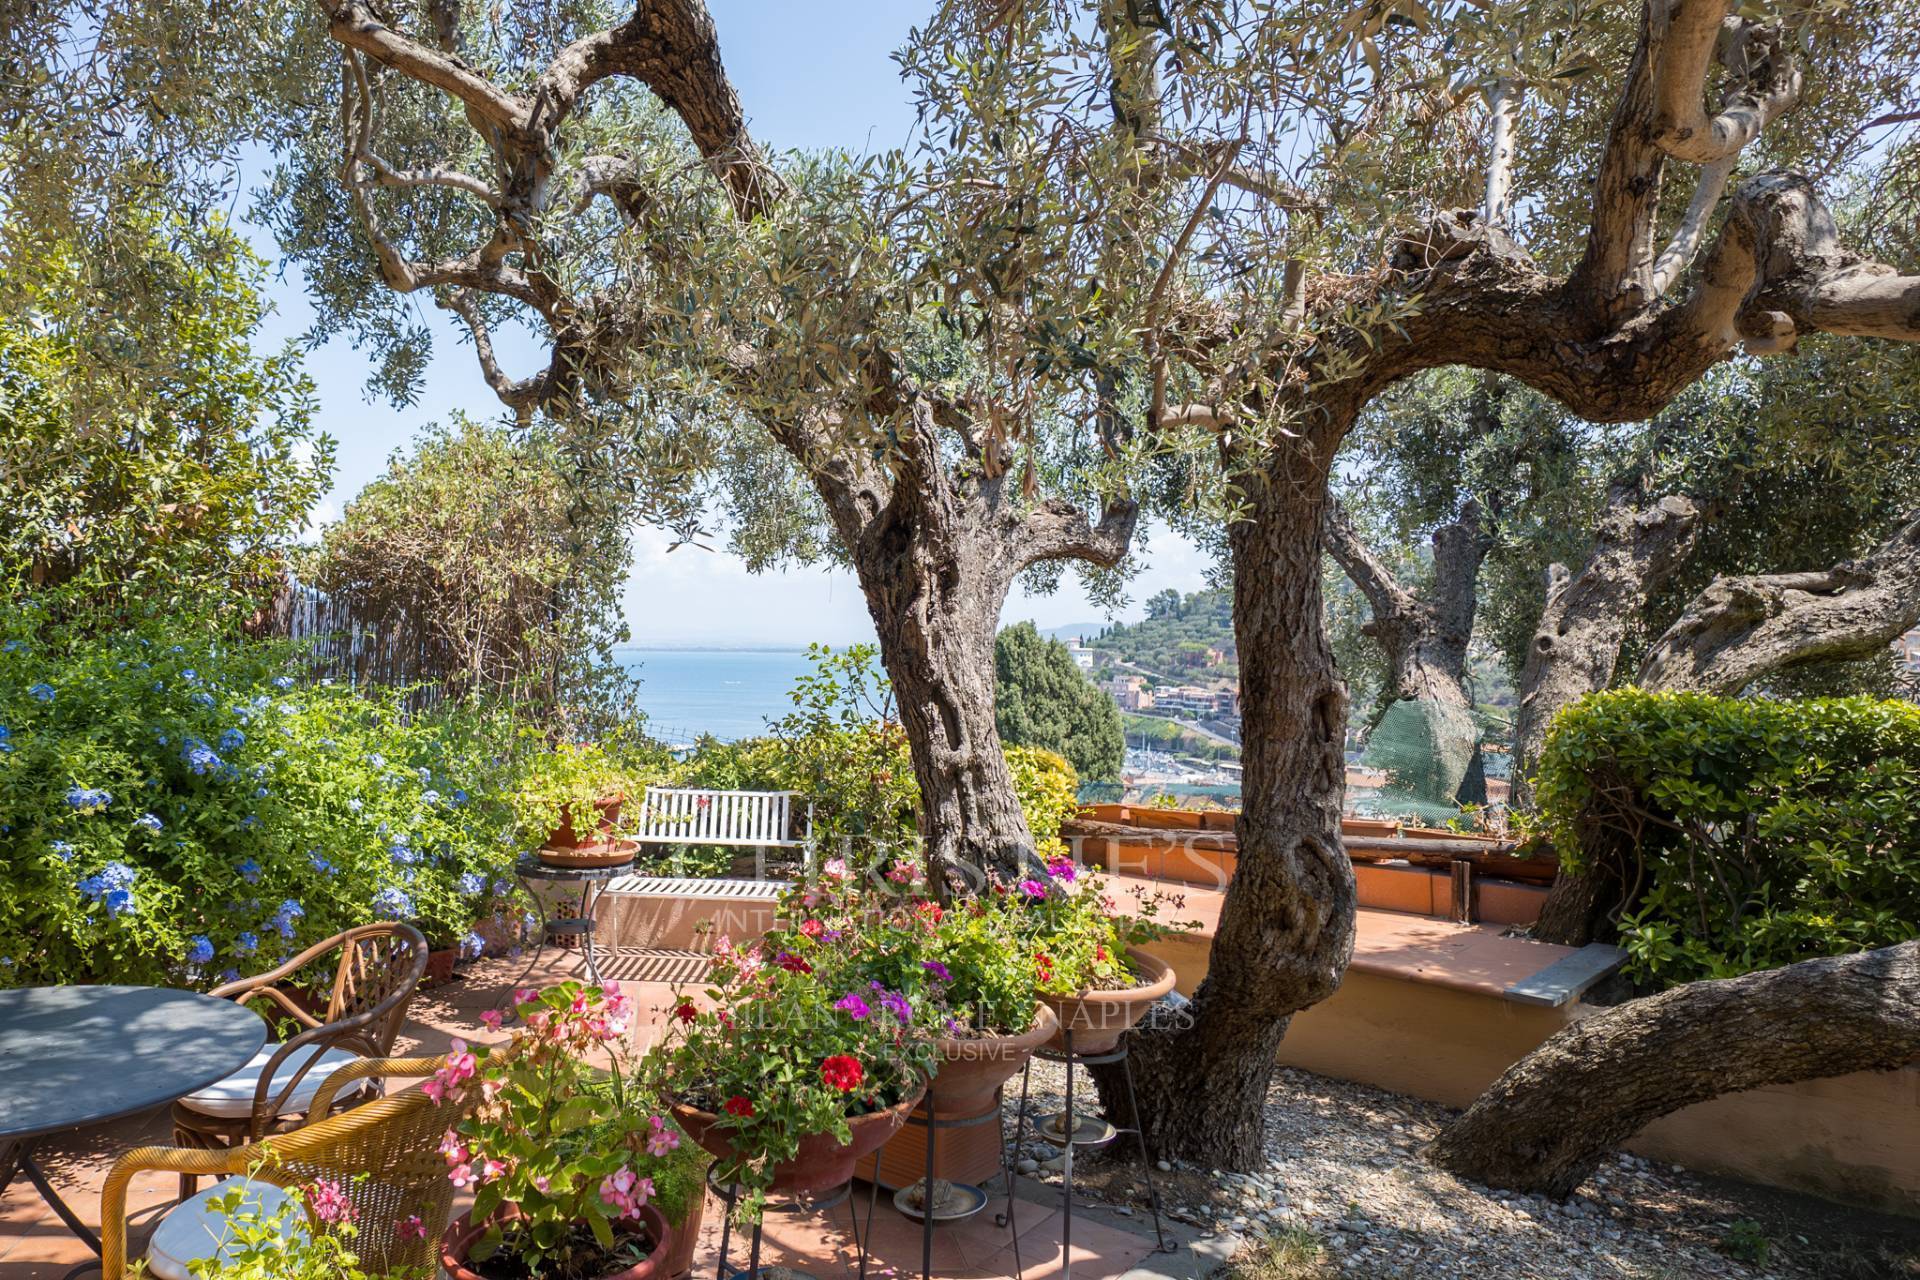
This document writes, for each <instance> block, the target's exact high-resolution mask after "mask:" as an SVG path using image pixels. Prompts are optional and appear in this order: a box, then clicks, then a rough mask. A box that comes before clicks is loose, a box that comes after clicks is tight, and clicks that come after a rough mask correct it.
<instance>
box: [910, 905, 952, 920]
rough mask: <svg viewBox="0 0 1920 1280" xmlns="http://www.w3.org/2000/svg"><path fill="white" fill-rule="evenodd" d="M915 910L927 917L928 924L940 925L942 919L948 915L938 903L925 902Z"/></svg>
mask: <svg viewBox="0 0 1920 1280" xmlns="http://www.w3.org/2000/svg"><path fill="white" fill-rule="evenodd" d="M914 910H916V911H918V912H919V913H920V914H921V915H922V916H923V917H925V918H926V921H927V923H928V924H939V923H940V921H941V919H942V918H944V917H945V916H946V914H947V913H946V911H945V910H944V909H943V908H942V907H941V906H940V904H939V903H937V902H923V903H921V904H920V905H919V906H917V907H915V908H914Z"/></svg>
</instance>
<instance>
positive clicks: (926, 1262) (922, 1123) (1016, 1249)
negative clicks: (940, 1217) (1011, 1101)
mask: <svg viewBox="0 0 1920 1280" xmlns="http://www.w3.org/2000/svg"><path fill="white" fill-rule="evenodd" d="M934 1093H935V1090H934V1089H932V1088H931V1087H930V1088H928V1090H927V1097H926V1101H925V1104H924V1105H925V1106H926V1109H927V1111H926V1114H925V1115H917V1114H913V1113H909V1114H908V1116H907V1120H906V1122H907V1123H908V1124H910V1125H917V1126H919V1127H920V1128H923V1129H925V1130H926V1131H927V1173H926V1181H925V1182H923V1183H922V1184H921V1185H922V1186H923V1187H925V1188H926V1190H925V1192H924V1195H925V1197H926V1198H925V1200H924V1201H923V1202H922V1203H921V1206H920V1280H932V1276H933V1163H934V1148H935V1145H936V1141H937V1138H938V1135H939V1132H940V1130H942V1129H971V1128H974V1127H976V1126H978V1125H983V1124H995V1125H997V1124H999V1123H1000V1106H999V1104H998V1103H997V1102H996V1103H995V1104H994V1108H993V1110H991V1111H989V1112H987V1113H985V1114H984V1115H977V1116H959V1117H949V1118H945V1119H942V1118H941V1117H940V1116H939V1115H938V1113H937V1112H936V1110H935V1107H934V1101H933V1099H934ZM1000 1176H1001V1177H1002V1178H1003V1179H1005V1181H1006V1184H1007V1211H1006V1212H1005V1213H1004V1214H996V1215H994V1225H996V1226H1001V1227H1008V1228H1010V1229H1011V1232H1010V1233H1011V1235H1012V1236H1013V1274H1014V1275H1016V1276H1018V1275H1021V1274H1023V1273H1024V1271H1025V1268H1024V1267H1022V1266H1021V1265H1020V1228H1019V1225H1018V1224H1017V1223H1016V1222H1015V1221H1014V1216H1013V1161H1012V1160H1011V1159H1009V1158H1008V1155H1007V1144H1006V1140H1005V1139H1004V1138H1002V1139H1001V1142H1000ZM873 1180H874V1184H875V1185H876V1186H877V1185H878V1184H879V1181H880V1156H879V1153H878V1152H876V1153H875V1154H874V1157H873Z"/></svg>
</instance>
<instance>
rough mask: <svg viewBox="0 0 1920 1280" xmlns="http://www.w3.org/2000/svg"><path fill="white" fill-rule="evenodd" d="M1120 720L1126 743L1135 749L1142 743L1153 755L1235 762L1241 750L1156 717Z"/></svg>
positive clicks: (1127, 715) (1127, 716)
mask: <svg viewBox="0 0 1920 1280" xmlns="http://www.w3.org/2000/svg"><path fill="white" fill-rule="evenodd" d="M1120 720H1121V723H1122V724H1123V726H1124V727H1125V729H1126V734H1127V741H1128V742H1131V743H1132V744H1133V745H1134V746H1136V747H1137V746H1140V745H1142V744H1143V743H1144V744H1145V745H1146V746H1149V747H1152V748H1153V749H1154V750H1156V751H1166V752H1170V753H1172V754H1173V755H1178V756H1194V757H1196V758H1198V759H1201V760H1238V759H1239V758H1240V748H1239V747H1237V746H1235V745H1233V744H1232V743H1227V742H1216V741H1214V740H1213V739H1212V738H1209V737H1207V736H1206V735H1205V734H1200V733H1195V732H1194V731H1193V730H1191V729H1185V728H1182V727H1181V726H1179V725H1177V724H1175V723H1174V722H1173V721H1171V720H1163V719H1161V718H1160V717H1158V716H1142V715H1134V714H1132V713H1130V712H1124V711H1123V712H1121V713H1120Z"/></svg>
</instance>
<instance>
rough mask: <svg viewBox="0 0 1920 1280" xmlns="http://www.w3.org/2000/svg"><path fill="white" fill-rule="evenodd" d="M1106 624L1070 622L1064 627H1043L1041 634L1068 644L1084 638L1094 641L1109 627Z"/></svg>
mask: <svg viewBox="0 0 1920 1280" xmlns="http://www.w3.org/2000/svg"><path fill="white" fill-rule="evenodd" d="M1108 625H1109V624H1108V623H1105V622H1069V623H1068V624H1067V625H1066V626H1064V627H1043V628H1041V630H1040V634H1041V635H1043V636H1045V637H1046V638H1047V639H1049V640H1064V641H1065V642H1066V643H1068V644H1072V643H1073V642H1074V641H1076V640H1079V639H1081V638H1083V637H1085V638H1087V639H1092V638H1093V637H1094V636H1097V635H1099V634H1100V633H1101V632H1102V631H1105V630H1106V629H1107V627H1108Z"/></svg>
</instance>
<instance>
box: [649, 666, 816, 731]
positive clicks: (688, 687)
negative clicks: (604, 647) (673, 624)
mask: <svg viewBox="0 0 1920 1280" xmlns="http://www.w3.org/2000/svg"><path fill="white" fill-rule="evenodd" d="M615 656H616V657H618V658H619V659H620V662H621V664H622V665H623V666H625V667H626V668H627V669H628V670H629V671H631V672H633V673H634V674H635V675H637V676H638V677H639V678H640V707H641V709H642V710H644V711H645V712H646V713H647V731H648V733H650V734H651V735H652V736H653V737H655V738H657V739H659V740H660V741H662V742H669V743H687V744H691V743H693V742H694V741H696V740H697V739H699V738H700V737H701V736H702V735H712V736H713V737H716V738H720V739H722V740H723V741H727V742H733V741H736V740H738V739H740V738H751V737H755V736H757V735H759V734H762V733H764V732H766V728H767V721H769V720H777V719H779V718H780V717H781V716H784V715H786V714H787V713H788V712H789V711H791V710H793V700H792V698H791V697H790V696H789V695H790V694H791V692H792V690H793V682H794V681H795V680H796V679H798V678H799V677H800V676H803V675H805V674H807V672H808V671H809V670H810V669H811V668H810V667H809V666H808V664H807V652H806V650H805V649H639V648H623V649H619V650H616V651H615Z"/></svg>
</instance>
